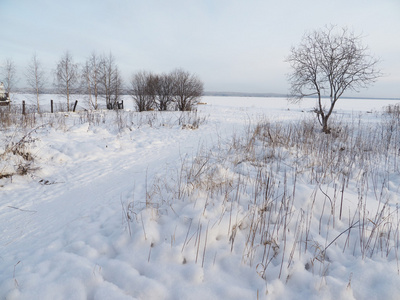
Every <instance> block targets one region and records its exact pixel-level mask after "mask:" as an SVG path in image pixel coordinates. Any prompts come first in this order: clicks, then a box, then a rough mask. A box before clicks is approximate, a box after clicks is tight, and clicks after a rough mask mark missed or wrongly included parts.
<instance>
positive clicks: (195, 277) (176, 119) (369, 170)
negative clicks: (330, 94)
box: [0, 95, 400, 299]
mask: <svg viewBox="0 0 400 300" xmlns="http://www.w3.org/2000/svg"><path fill="white" fill-rule="evenodd" d="M56 97H57V96H55V95H43V96H42V102H43V105H42V107H45V106H46V105H48V102H49V99H50V98H51V99H56V100H57V101H62V99H61V98H56ZM23 99H28V101H29V98H28V97H27V96H26V95H16V96H15V97H14V99H13V100H14V103H15V102H16V103H19V102H20V101H22V100H23ZM202 101H203V102H205V103H206V104H205V105H199V106H198V111H197V113H184V114H182V113H179V112H165V113H158V112H146V113H136V112H134V111H133V110H132V107H130V106H131V105H132V103H131V100H129V97H127V98H126V99H125V104H126V105H125V106H126V107H125V110H124V111H120V112H113V111H111V112H110V111H98V112H84V111H82V110H81V111H79V112H77V113H68V114H66V113H56V114H48V113H46V114H42V115H36V116H35V120H32V116H31V117H29V118H30V119H29V122H28V121H26V122H25V124H27V125H26V127H24V126H14V125H10V127H8V128H2V130H1V140H0V155H1V160H0V174H9V175H7V176H3V177H2V178H1V179H0V232H1V236H0V263H1V269H0V297H1V298H2V299H3V298H4V299H265V298H268V299H398V297H399V295H400V276H399V257H398V250H399V220H400V216H399V212H398V204H399V199H400V196H399V186H400V177H399V175H400V166H398V162H397V160H398V158H397V156H398V149H400V135H399V134H398V133H397V132H398V131H399V130H400V127H398V122H396V120H395V119H393V118H392V117H391V116H386V115H388V114H385V113H384V107H386V106H387V105H394V104H395V103H396V101H390V100H349V99H341V100H340V101H339V102H338V107H337V113H336V114H335V115H334V116H333V117H332V122H334V124H335V126H336V127H335V128H336V129H337V131H335V132H334V134H332V135H324V134H321V133H320V131H319V128H318V124H316V122H315V120H314V118H315V116H314V114H313V113H312V112H311V110H312V108H313V105H314V101H315V100H313V99H307V100H305V101H304V102H303V103H302V104H301V105H297V104H288V103H287V101H286V100H285V99H281V98H245V97H204V98H203V100H202ZM32 102H33V101H32ZM382 137H385V140H381V138H382ZM398 137H399V139H398ZM377 139H378V141H377ZM21 141H22V142H21ZM374 141H377V143H376V145H375V142H374ZM18 142H21V143H20V144H18ZM6 146H8V148H6ZM7 149H8V150H7ZM10 149H13V150H15V151H11V150H10ZM16 149H19V150H18V151H19V152H18V151H16ZM396 149H397V151H396ZM28 154H29V155H28ZM17 173H18V174H19V175H18V174H17ZM11 174H13V175H11Z"/></svg>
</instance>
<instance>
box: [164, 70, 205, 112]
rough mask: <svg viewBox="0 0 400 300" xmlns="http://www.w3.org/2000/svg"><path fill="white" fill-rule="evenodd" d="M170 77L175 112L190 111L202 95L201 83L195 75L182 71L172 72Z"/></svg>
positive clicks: (202, 85)
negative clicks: (172, 82) (172, 85)
mask: <svg viewBox="0 0 400 300" xmlns="http://www.w3.org/2000/svg"><path fill="white" fill-rule="evenodd" d="M171 76H172V78H173V81H174V101H175V102H176V108H177V110H180V111H187V110H192V109H193V107H194V105H196V104H197V103H198V102H199V100H200V98H201V96H202V95H203V91H204V84H203V82H202V81H201V80H200V79H199V78H198V77H197V76H196V75H191V74H190V73H189V72H187V71H184V70H182V69H176V70H174V71H173V72H172V73H171Z"/></svg>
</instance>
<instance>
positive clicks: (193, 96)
mask: <svg viewBox="0 0 400 300" xmlns="http://www.w3.org/2000/svg"><path fill="white" fill-rule="evenodd" d="M203 92H204V84H203V82H202V81H201V80H200V79H199V78H198V77H197V76H196V75H194V74H190V73H189V72H187V71H185V70H183V69H176V70H174V71H172V72H170V73H168V74H165V73H164V74H153V73H151V72H147V71H140V72H138V73H136V74H134V75H133V76H132V80H131V95H132V97H133V100H134V103H135V105H136V109H137V110H138V111H146V110H160V111H165V110H180V111H189V110H192V109H193V107H194V106H195V105H196V104H197V103H198V102H199V100H200V97H201V96H202V94H203Z"/></svg>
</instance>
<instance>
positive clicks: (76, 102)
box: [73, 100, 78, 112]
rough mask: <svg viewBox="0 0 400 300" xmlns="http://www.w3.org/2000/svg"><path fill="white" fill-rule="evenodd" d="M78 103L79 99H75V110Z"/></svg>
mask: <svg viewBox="0 0 400 300" xmlns="http://www.w3.org/2000/svg"><path fill="white" fill-rule="evenodd" d="M77 104H78V100H75V104H74V109H73V112H75V109H76V105H77Z"/></svg>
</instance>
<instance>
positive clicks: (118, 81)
mask: <svg viewBox="0 0 400 300" xmlns="http://www.w3.org/2000/svg"><path fill="white" fill-rule="evenodd" d="M99 75H100V80H99V83H100V86H101V93H102V94H103V95H104V97H105V98H106V105H107V108H108V109H112V108H114V107H115V104H116V103H117V102H118V101H119V99H120V97H121V90H122V78H121V74H120V71H119V69H118V66H117V64H116V62H115V58H114V56H113V55H112V54H111V53H110V54H109V55H108V56H103V57H102V59H101V62H100V73H99Z"/></svg>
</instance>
